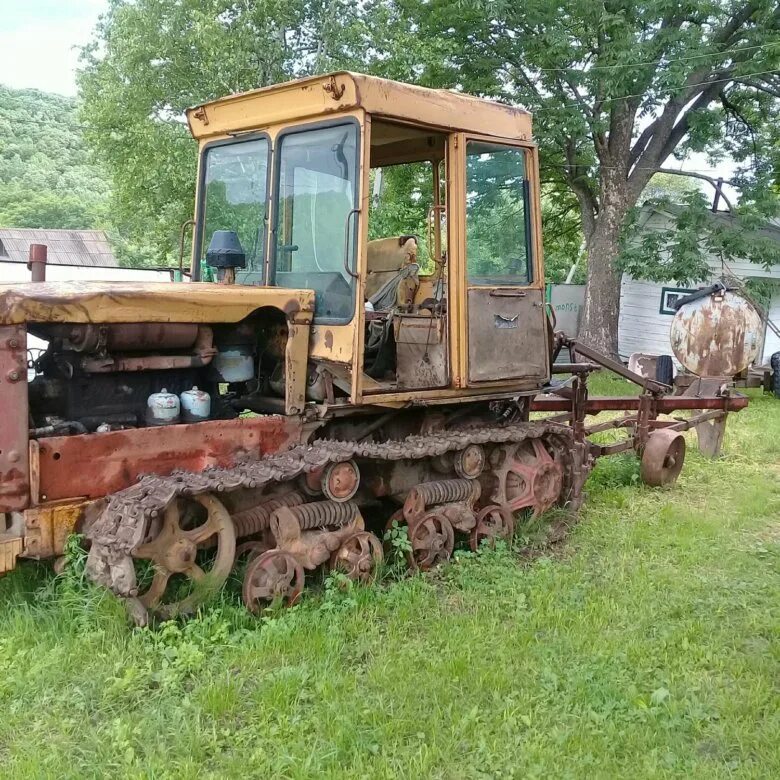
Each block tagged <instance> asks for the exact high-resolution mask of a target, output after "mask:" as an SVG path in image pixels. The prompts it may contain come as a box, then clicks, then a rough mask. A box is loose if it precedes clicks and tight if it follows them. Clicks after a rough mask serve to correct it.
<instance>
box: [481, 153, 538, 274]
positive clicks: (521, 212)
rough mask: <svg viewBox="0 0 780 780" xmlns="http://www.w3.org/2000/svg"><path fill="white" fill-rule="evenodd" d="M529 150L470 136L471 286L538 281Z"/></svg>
mask: <svg viewBox="0 0 780 780" xmlns="http://www.w3.org/2000/svg"><path fill="white" fill-rule="evenodd" d="M527 192H528V187H527V185H526V181H525V152H524V151H523V150H522V149H518V148H516V147H512V146H501V145H499V144H490V143H483V142H481V141H469V142H468V144H467V146H466V273H467V276H468V283H469V284H471V285H485V286H502V285H527V284H529V283H530V282H531V281H532V265H531V252H530V236H529V229H528V226H529V218H528V217H529V210H528V209H529V204H528V202H527Z"/></svg>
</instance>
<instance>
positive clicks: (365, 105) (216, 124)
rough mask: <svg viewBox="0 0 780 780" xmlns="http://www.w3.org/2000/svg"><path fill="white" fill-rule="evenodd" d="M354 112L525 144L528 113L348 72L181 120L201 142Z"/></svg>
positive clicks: (243, 97) (239, 98)
mask: <svg viewBox="0 0 780 780" xmlns="http://www.w3.org/2000/svg"><path fill="white" fill-rule="evenodd" d="M359 108H362V109H363V110H365V111H366V112H367V113H368V114H371V115H374V116H381V117H384V118H386V119H390V120H392V119H396V120H400V121H402V122H411V123H412V124H420V125H425V126H427V127H431V128H441V129H443V130H447V131H453V130H457V131H462V132H467V133H474V134H479V135H487V136H494V137H502V138H514V139H519V140H526V141H530V140H531V114H530V113H529V112H528V111H526V110H525V109H523V108H519V107H518V106H509V105H506V104H504V103H496V102H494V101H492V100H484V99H482V98H477V97H473V96H471V95H466V94H464V93H462V92H456V91H453V90H445V89H429V88H427V87H418V86H416V85H414V84H404V83H401V82H398V81H389V80H388V79H381V78H377V77H375V76H366V75H364V74H362V73H351V72H348V71H338V72H336V73H326V74H324V75H321V76H309V77H307V78H303V79H298V80H297V81H288V82H285V83H283V84H275V85H274V86H270V87H262V88H260V89H255V90H251V91H249V92H243V93H238V94H235V95H228V96H227V97H223V98H220V99H218V100H213V101H211V102H208V103H204V104H202V105H199V106H195V107H193V108H189V109H187V121H188V123H189V127H190V132H191V133H192V135H193V136H194V137H195V138H197V139H205V138H213V137H214V136H221V135H227V134H230V133H234V132H242V131H244V130H247V131H249V130H259V129H262V128H266V127H270V126H272V125H277V124H285V123H287V122H292V121H295V122H298V121H301V120H303V119H307V118H312V117H318V118H329V117H331V116H333V115H334V114H338V113H344V112H349V111H354V110H355V109H359Z"/></svg>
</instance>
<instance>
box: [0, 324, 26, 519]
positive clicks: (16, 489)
mask: <svg viewBox="0 0 780 780" xmlns="http://www.w3.org/2000/svg"><path fill="white" fill-rule="evenodd" d="M27 419H28V400H27V332H26V330H25V329H24V327H23V326H21V325H11V326H0V512H9V511H14V510H20V509H25V508H26V507H27V506H28V505H29V502H30V463H29V459H28V456H27V453H28V432H27Z"/></svg>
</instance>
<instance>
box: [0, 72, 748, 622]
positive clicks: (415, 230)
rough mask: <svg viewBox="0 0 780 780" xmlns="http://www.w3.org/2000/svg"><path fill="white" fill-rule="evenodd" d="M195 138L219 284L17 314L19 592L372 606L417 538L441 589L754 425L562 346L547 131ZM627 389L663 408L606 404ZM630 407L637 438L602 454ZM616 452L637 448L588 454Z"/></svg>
mask: <svg viewBox="0 0 780 780" xmlns="http://www.w3.org/2000/svg"><path fill="white" fill-rule="evenodd" d="M187 119H188V122H189V127H190V130H191V132H192V135H193V137H194V138H195V139H196V141H197V143H198V146H199V166H198V181H197V195H196V205H195V218H194V220H193V221H192V226H193V238H192V245H193V251H192V261H191V267H190V270H189V274H185V275H188V276H189V278H190V281H189V282H171V283H143V284H141V283H137V284H135V283H110V284H108V283H99V282H90V283H78V284H77V283H48V282H45V281H37V282H31V283H27V284H18V285H8V286H5V287H0V410H2V414H1V415H0V518H3V519H4V526H3V527H2V528H0V570H2V571H8V570H10V569H12V568H14V566H15V565H17V559H18V558H35V559H40V558H49V557H53V558H56V557H57V556H60V555H62V553H63V549H64V544H65V541H66V538H67V537H68V535H69V534H71V533H73V532H79V533H83V534H84V535H85V538H86V540H87V543H88V545H89V557H88V570H89V572H90V574H91V576H92V577H93V578H94V579H95V580H97V581H98V582H100V583H103V584H105V585H106V586H108V587H109V588H111V589H112V590H113V591H114V592H115V593H116V594H118V595H119V596H122V597H124V598H126V599H128V601H129V603H130V604H131V605H132V606H133V608H134V610H135V612H136V614H137V615H140V616H141V617H140V619H143V618H144V616H145V615H146V614H147V612H155V613H159V614H161V615H172V614H178V613H186V612H189V611H192V610H193V609H194V608H195V607H196V606H197V604H198V603H199V600H200V599H201V598H202V597H203V595H204V594H205V593H207V592H209V591H210V590H211V589H213V588H218V587H220V586H221V585H222V584H223V583H224V581H225V580H226V578H227V577H228V575H229V574H230V572H231V570H232V569H233V568H234V566H235V565H236V562H237V561H238V560H239V559H243V560H242V563H241V570H242V571H244V572H245V573H244V580H243V599H244V601H245V603H246V605H247V607H248V608H249V609H250V610H253V611H257V610H258V609H260V608H261V607H262V606H263V605H264V604H266V603H268V602H270V601H274V600H281V601H284V602H287V603H292V602H294V601H295V600H296V599H297V598H298V596H299V594H300V593H301V590H302V588H303V586H304V579H305V577H306V576H307V575H308V574H309V573H310V572H312V571H313V570H315V569H318V568H320V567H331V568H332V569H335V570H339V571H341V572H343V574H344V575H346V576H347V577H350V578H353V579H355V580H366V579H369V578H370V577H371V576H372V574H373V572H374V571H375V569H376V566H377V564H378V563H379V562H380V561H381V560H382V556H383V546H382V540H383V536H384V535H385V532H386V529H388V528H392V529H400V528H405V529H406V532H407V534H408V540H409V546H410V551H409V554H408V559H409V565H410V566H411V567H414V568H419V569H429V568H431V567H433V566H435V565H436V564H438V563H440V562H442V561H446V560H447V559H448V558H449V556H450V555H451V553H452V551H453V546H454V545H455V544H456V542H457V540H458V539H459V538H460V539H461V540H462V541H463V542H465V543H467V544H470V545H471V546H472V547H473V548H476V547H477V546H478V545H480V544H481V543H482V542H483V540H488V541H490V540H492V539H495V538H497V537H503V538H508V537H510V536H511V535H512V533H513V529H514V525H515V523H516V522H518V521H521V520H522V519H523V516H524V514H528V513H534V514H539V513H542V512H544V511H545V510H547V509H549V508H551V507H553V506H565V507H568V508H569V509H571V510H572V511H576V509H577V507H578V505H579V503H580V501H581V499H582V487H583V483H584V481H585V479H586V477H587V475H588V472H589V470H590V468H591V465H592V463H593V459H594V457H595V456H597V455H601V454H607V453H610V452H616V451H619V450H621V449H629V448H634V449H636V450H637V451H638V452H639V453H640V454H641V456H642V473H643V476H644V477H645V479H646V481H648V482H650V483H651V484H656V485H661V484H666V483H668V482H671V481H673V480H674V479H676V477H677V475H678V474H679V471H680V469H681V467H682V463H683V456H684V453H685V441H684V439H683V437H682V434H681V431H682V430H684V429H685V428H689V427H692V426H696V427H697V428H698V429H699V430H700V431H702V430H704V428H703V426H710V432H709V433H708V434H707V441H708V442H709V447H710V449H711V450H714V449H716V448H717V446H718V444H719V434H722V423H723V421H724V420H725V416H726V413H727V412H728V411H730V410H736V409H739V408H741V406H744V404H745V399H743V398H741V397H739V396H735V395H733V394H731V393H730V392H729V391H728V390H727V389H726V388H722V387H720V386H717V387H715V386H707V387H704V388H703V387H702V385H701V384H700V385H699V386H698V388H697V387H694V388H693V390H692V391H691V392H689V393H688V394H687V395H685V396H674V395H671V394H670V393H669V390H670V388H668V387H666V386H665V385H662V384H660V383H658V382H656V381H654V380H648V379H643V378H641V377H639V376H638V375H636V374H633V373H632V372H628V371H627V370H626V369H625V368H623V366H622V365H620V364H617V363H611V362H610V361H606V360H605V359H603V358H601V357H600V356H598V355H596V354H595V353H593V352H591V351H590V350H588V349H587V348H586V347H582V346H579V345H578V344H576V343H575V342H573V341H571V340H570V339H567V338H566V337H565V336H563V335H562V334H559V333H556V332H555V329H554V322H553V318H552V316H551V312H550V309H549V307H548V305H547V304H546V302H545V285H544V277H543V267H542V244H541V227H540V203H539V162H538V155H537V148H536V146H535V145H534V143H533V141H532V137H531V116H530V114H528V113H527V112H526V111H524V110H522V109H520V108H514V107H510V106H506V105H500V104H498V103H492V102H488V101H484V100H479V99H476V98H472V97H469V96H466V95H463V94H456V93H453V92H447V91H440V90H430V89H423V88H419V87H415V86H409V85H405V84H398V83H394V82H390V81H385V80H382V79H377V78H370V77H367V76H363V75H358V74H352V73H335V74H332V75H327V76H317V77H313V78H307V79H303V80H299V81H294V82H291V83H287V84H282V85H279V86H275V87H271V88H267V89H259V90H256V91H252V92H247V93H245V94H239V95H232V96H230V97H226V98H224V99H221V100H216V101H214V102H211V103H207V104H204V105H200V106H197V107H195V108H193V109H191V110H189V111H188V112H187ZM34 339H37V340H40V341H42V342H43V343H44V344H45V347H44V348H43V351H42V352H40V354H38V355H36V356H35V357H34V359H30V357H29V354H28V347H29V346H30V344H32V343H33V340H34ZM35 343H39V342H35ZM566 350H568V352H569V358H568V362H565V363H562V362H560V361H561V355H562V354H565V351H566ZM556 360H557V362H555V361H556ZM598 365H607V366H608V367H610V368H612V369H614V370H617V371H618V372H620V373H622V374H623V375H624V376H626V377H627V378H629V379H633V380H635V381H637V382H638V383H639V384H641V386H642V392H641V394H640V395H638V396H636V397H631V398H619V399H591V398H589V397H588V393H587V383H586V379H587V376H588V372H589V371H591V370H594V369H595V368H597V367H598ZM553 374H559V375H565V376H569V378H568V379H565V380H562V381H560V382H557V383H556V382H555V380H554V379H553ZM710 384H711V383H710ZM604 409H623V410H625V411H626V412H627V414H625V415H623V416H621V417H619V418H616V419H612V420H611V421H610V422H608V423H606V424H604V423H601V424H599V425H597V426H590V428H589V427H588V426H587V425H586V424H585V421H586V416H587V415H588V414H596V413H598V412H600V411H602V410H604ZM674 409H699V410H706V411H703V412H700V413H699V415H698V416H696V417H692V418H690V417H689V418H685V419H680V420H662V419H660V418H659V417H658V415H659V414H660V413H663V412H669V411H672V410H674ZM534 411H543V412H547V413H548V414H547V416H540V415H534V418H535V419H532V412H534ZM605 426H606V427H608V428H615V429H618V428H623V429H625V430H627V431H628V432H629V436H628V437H627V438H626V439H624V440H622V441H618V442H616V443H612V444H606V445H605V444H598V443H593V442H591V441H589V440H588V439H587V438H586V437H587V435H588V434H589V433H591V432H593V431H594V430H604V428H605ZM718 426H720V427H718ZM188 580H189V581H190V586H191V587H189V588H188V587H187V582H186V581H188Z"/></svg>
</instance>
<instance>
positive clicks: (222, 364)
mask: <svg viewBox="0 0 780 780" xmlns="http://www.w3.org/2000/svg"><path fill="white" fill-rule="evenodd" d="M214 367H215V368H216V369H217V371H219V373H220V376H221V377H222V379H223V380H224V381H225V382H247V381H249V380H250V379H254V376H255V358H254V355H253V354H252V349H251V348H250V347H246V346H238V347H230V348H229V349H221V350H220V351H219V352H217V354H216V357H215V358H214Z"/></svg>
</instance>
